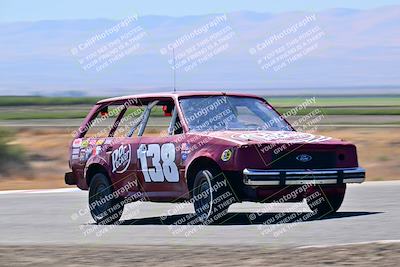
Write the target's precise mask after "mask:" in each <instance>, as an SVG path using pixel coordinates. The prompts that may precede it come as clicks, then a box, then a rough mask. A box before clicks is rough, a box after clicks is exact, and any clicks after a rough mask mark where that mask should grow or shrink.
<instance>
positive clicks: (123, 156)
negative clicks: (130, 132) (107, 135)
mask: <svg viewBox="0 0 400 267" xmlns="http://www.w3.org/2000/svg"><path fill="white" fill-rule="evenodd" d="M111 158H112V167H113V169H112V172H115V173H124V172H125V171H126V170H127V169H128V167H129V165H130V163H131V158H132V152H131V145H120V146H119V148H118V149H116V150H114V151H113V152H112V154H111Z"/></svg>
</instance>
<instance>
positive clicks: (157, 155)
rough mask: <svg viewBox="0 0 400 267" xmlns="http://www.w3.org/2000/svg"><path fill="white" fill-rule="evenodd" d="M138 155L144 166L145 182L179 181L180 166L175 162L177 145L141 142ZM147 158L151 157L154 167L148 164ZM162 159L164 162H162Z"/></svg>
mask: <svg viewBox="0 0 400 267" xmlns="http://www.w3.org/2000/svg"><path fill="white" fill-rule="evenodd" d="M137 156H138V159H139V160H140V165H141V166H142V172H143V176H144V180H145V182H164V181H165V180H166V181H167V182H170V183H176V182H179V173H178V167H176V164H175V145H174V144H172V143H167V144H163V145H162V146H161V148H160V145H159V144H149V145H146V144H141V145H140V146H139V149H138V150H137ZM147 158H151V162H152V165H153V168H149V167H148V166H147ZM161 161H162V163H161Z"/></svg>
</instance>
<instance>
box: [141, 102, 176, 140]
mask: <svg viewBox="0 0 400 267" xmlns="http://www.w3.org/2000/svg"><path fill="white" fill-rule="evenodd" d="M174 122H175V123H174ZM181 133H182V125H181V123H180V121H179V117H178V116H177V114H176V111H175V105H174V103H173V102H172V101H171V102H161V103H157V104H156V105H154V106H153V107H152V109H151V112H150V116H149V118H148V120H147V124H146V125H145V128H144V132H143V136H155V135H157V136H160V135H161V136H166V135H174V134H181Z"/></svg>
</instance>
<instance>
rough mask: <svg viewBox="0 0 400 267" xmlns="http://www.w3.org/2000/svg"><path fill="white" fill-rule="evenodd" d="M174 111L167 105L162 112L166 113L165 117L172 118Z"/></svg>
mask: <svg viewBox="0 0 400 267" xmlns="http://www.w3.org/2000/svg"><path fill="white" fill-rule="evenodd" d="M172 109H173V107H172V106H167V105H165V106H163V107H162V110H163V111H164V116H165V117H171V116H172Z"/></svg>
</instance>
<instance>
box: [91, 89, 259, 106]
mask: <svg viewBox="0 0 400 267" xmlns="http://www.w3.org/2000/svg"><path fill="white" fill-rule="evenodd" d="M218 95H226V96H239V97H252V98H259V99H262V97H259V96H257V95H252V94H243V93H235V92H218V91H179V92H159V93H149V94H137V95H126V96H119V97H112V98H107V99H103V100H100V101H98V102H97V104H104V103H110V102H113V103H115V102H124V101H127V100H129V99H148V100H157V99H166V98H175V99H177V98H180V97H185V98H186V97H192V96H193V97H195V96H218Z"/></svg>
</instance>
